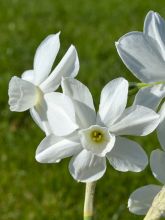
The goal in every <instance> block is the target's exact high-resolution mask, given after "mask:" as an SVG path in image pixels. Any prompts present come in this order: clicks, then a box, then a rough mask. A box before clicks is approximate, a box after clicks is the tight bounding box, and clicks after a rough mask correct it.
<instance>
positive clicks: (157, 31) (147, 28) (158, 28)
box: [144, 11, 165, 59]
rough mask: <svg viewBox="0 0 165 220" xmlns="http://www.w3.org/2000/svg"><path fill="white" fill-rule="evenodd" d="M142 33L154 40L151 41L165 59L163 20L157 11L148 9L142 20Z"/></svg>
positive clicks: (164, 28) (164, 26)
mask: <svg viewBox="0 0 165 220" xmlns="http://www.w3.org/2000/svg"><path fill="white" fill-rule="evenodd" d="M144 33H145V35H147V36H149V37H150V38H152V39H153V40H154V42H153V43H155V44H157V45H158V47H159V50H160V53H161V54H162V57H164V59H165V39H164V36H165V21H164V19H163V18H162V17H161V16H160V15H159V14H158V13H155V12H153V11H150V12H149V13H148V14H147V16H146V18H145V22H144Z"/></svg>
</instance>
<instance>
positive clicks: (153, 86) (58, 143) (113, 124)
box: [9, 12, 165, 214]
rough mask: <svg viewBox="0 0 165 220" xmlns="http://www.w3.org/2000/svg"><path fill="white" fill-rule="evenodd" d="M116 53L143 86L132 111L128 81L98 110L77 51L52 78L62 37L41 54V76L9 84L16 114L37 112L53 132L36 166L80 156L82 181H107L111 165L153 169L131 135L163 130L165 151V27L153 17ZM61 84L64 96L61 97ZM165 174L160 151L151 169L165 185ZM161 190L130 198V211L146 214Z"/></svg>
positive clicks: (120, 81) (75, 168)
mask: <svg viewBox="0 0 165 220" xmlns="http://www.w3.org/2000/svg"><path fill="white" fill-rule="evenodd" d="M116 47H117V51H118V53H119V55H120V57H121V59H122V60H123V62H124V63H125V65H126V66H127V67H128V69H130V70H131V71H132V72H133V74H134V75H135V76H136V77H137V78H138V79H140V80H141V81H142V82H143V84H142V85H143V87H142V88H141V89H140V90H139V92H138V93H137V95H136V97H135V101H134V103H133V105H132V106H131V107H126V105H127V98H128V90H129V83H128V81H127V80H126V79H124V78H122V77H121V78H117V79H114V80H112V81H110V82H109V83H108V84H107V85H105V87H104V88H103V90H102V92H101V96H100V105H99V109H98V111H97V112H96V110H95V107H94V103H93V99H92V95H91V93H90V91H89V89H88V88H87V87H86V86H85V85H84V84H82V83H81V82H80V81H78V80H76V79H74V78H75V77H76V75H77V74H78V71H79V59H78V55H77V52H76V49H75V47H74V46H70V48H69V49H68V51H67V52H66V54H65V55H64V57H63V58H62V60H61V61H60V63H59V64H58V65H57V66H56V68H55V69H54V70H53V71H52V72H51V69H52V65H53V63H54V60H55V58H56V55H57V53H58V51H59V48H60V41H59V33H57V34H55V35H50V36H48V37H47V38H46V39H45V40H44V41H43V42H42V43H41V44H40V46H39V47H38V48H37V51H36V54H35V57H34V64H33V70H28V71H25V72H24V73H23V74H22V77H21V78H18V77H16V76H14V77H12V79H11V81H10V83H9V105H10V110H11V111H17V112H21V111H25V110H28V109H30V113H31V116H32V118H33V119H34V121H35V122H36V123H37V124H38V126H39V127H40V128H41V129H42V130H43V131H44V132H45V135H46V137H45V138H44V140H42V141H41V143H40V144H39V146H38V148H37V150H36V156H35V157H36V160H37V161H38V162H40V163H57V162H59V161H60V160H62V159H64V158H66V157H71V156H72V158H71V160H70V163H69V172H70V173H71V175H72V176H73V178H74V179H75V180H77V181H80V182H92V181H96V180H98V179H99V178H101V177H102V176H103V175H104V173H105V171H106V159H107V160H108V162H109V163H110V164H111V166H112V167H113V168H114V169H116V170H118V171H122V172H127V171H133V172H140V171H142V170H143V169H144V168H145V167H146V166H147V164H148V158H147V155H146V153H145V152H144V150H143V149H142V148H141V146H139V144H138V143H136V142H134V141H132V140H129V139H127V138H126V137H123V136H124V135H135V136H145V135H148V134H150V133H151V132H152V131H153V130H155V129H156V128H157V132H158V138H159V141H160V143H161V145H162V147H163V148H164V150H165V135H164V128H165V104H163V105H162V106H161V109H160V111H159V112H158V113H156V111H157V109H158V106H159V105H160V103H161V100H162V99H163V98H164V97H165V72H164V71H165V21H164V20H163V19H162V18H161V17H160V16H159V15H158V14H157V13H154V12H149V13H148V14H147V16H146V19H145V23H144V31H143V32H131V33H128V34H126V35H124V36H123V37H122V38H120V39H119V41H118V42H116ZM50 72H51V73H50ZM60 85H61V87H62V93H60V92H55V91H56V90H57V89H58V88H59V86H60ZM164 168H165V153H164V152H161V151H160V150H156V151H154V152H152V154H151V169H152V171H153V173H154V175H155V176H156V178H157V179H159V180H160V181H161V182H162V183H165V175H164V170H163V169H164ZM160 188H161V187H159V186H154V185H149V186H146V187H142V188H140V189H138V190H137V191H135V192H134V193H133V194H132V195H131V197H130V199H129V208H130V210H131V211H132V212H134V213H136V214H144V213H146V211H147V210H148V208H149V206H150V204H151V202H152V200H153V198H154V196H155V195H156V193H157V192H158V191H160ZM144 194H145V195H146V196H145V197H144ZM147 195H148V196H147Z"/></svg>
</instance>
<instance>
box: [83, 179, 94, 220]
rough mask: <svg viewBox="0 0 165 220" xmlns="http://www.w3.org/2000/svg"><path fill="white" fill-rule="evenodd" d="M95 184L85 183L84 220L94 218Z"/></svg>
mask: <svg viewBox="0 0 165 220" xmlns="http://www.w3.org/2000/svg"><path fill="white" fill-rule="evenodd" d="M95 187H96V182H91V183H86V189H85V201H84V220H93V216H94V205H93V203H94V194H95Z"/></svg>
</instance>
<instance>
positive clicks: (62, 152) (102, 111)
mask: <svg viewBox="0 0 165 220" xmlns="http://www.w3.org/2000/svg"><path fill="white" fill-rule="evenodd" d="M62 88H63V92H64V94H61V93H54V94H53V93H51V94H46V95H45V100H46V102H47V116H48V121H49V124H50V127H51V129H52V131H53V132H54V134H51V135H50V136H47V137H46V138H45V139H44V140H43V141H42V142H41V143H40V145H39V146H38V149H37V151H36V160H37V161H38V162H41V163H56V162H58V161H59V160H61V159H63V158H65V157H69V156H73V157H72V159H71V161H70V163H69V171H70V173H71V175H72V176H73V177H74V179H76V180H77V181H81V182H91V181H95V180H97V179H99V178H101V177H102V176H103V174H104V173H105V171H106V158H107V159H108V161H109V163H110V164H111V165H112V166H113V167H114V168H115V169H116V170H118V171H122V172H126V171H133V172H140V171H141V170H143V169H144V168H145V167H146V165H147V163H148V160H147V155H146V154H145V152H144V150H143V149H142V148H141V147H140V146H139V144H137V143H136V142H134V141H132V140H129V139H127V138H124V137H121V136H120V135H140V136H143V135H147V134H149V133H151V132H152V131H153V130H154V129H155V128H156V126H157V125H158V123H159V115H158V114H156V113H155V112H154V111H153V110H151V109H149V108H146V107H143V106H133V107H129V108H126V104H127V94H128V82H127V81H126V80H125V79H123V78H118V79H115V80H112V81H111V82H109V83H108V84H107V85H106V86H105V87H104V88H103V90H102V92H101V99H100V105H99V111H98V113H97V114H96V112H95V107H94V104H93V99H92V96H91V93H90V92H89V90H88V88H87V87H86V86H85V85H83V84H82V83H81V82H79V81H78V80H75V79H72V78H65V79H63V81H62ZM125 108H126V109H125Z"/></svg>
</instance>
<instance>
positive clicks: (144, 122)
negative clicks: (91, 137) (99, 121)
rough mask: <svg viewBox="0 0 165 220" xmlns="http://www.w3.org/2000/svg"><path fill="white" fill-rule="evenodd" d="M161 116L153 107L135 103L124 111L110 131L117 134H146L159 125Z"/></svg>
mask: <svg viewBox="0 0 165 220" xmlns="http://www.w3.org/2000/svg"><path fill="white" fill-rule="evenodd" d="M159 117H160V116H159V114H157V113H155V112H154V111H153V110H152V109H149V108H147V107H144V106H140V105H134V106H131V107H129V108H127V109H126V110H125V111H124V112H123V114H122V115H121V116H120V118H119V119H118V120H117V121H116V122H115V124H114V125H112V126H111V127H110V131H111V132H112V133H114V134H117V135H138V136H145V135H147V134H150V133H151V132H152V131H153V130H154V129H155V128H156V127H157V126H158V124H159Z"/></svg>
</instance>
